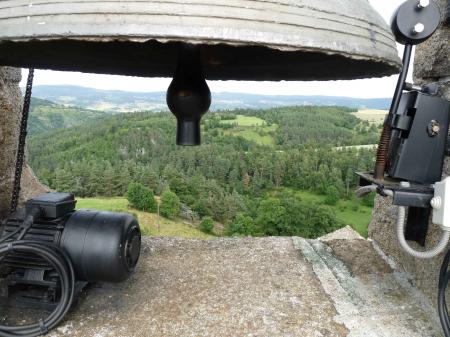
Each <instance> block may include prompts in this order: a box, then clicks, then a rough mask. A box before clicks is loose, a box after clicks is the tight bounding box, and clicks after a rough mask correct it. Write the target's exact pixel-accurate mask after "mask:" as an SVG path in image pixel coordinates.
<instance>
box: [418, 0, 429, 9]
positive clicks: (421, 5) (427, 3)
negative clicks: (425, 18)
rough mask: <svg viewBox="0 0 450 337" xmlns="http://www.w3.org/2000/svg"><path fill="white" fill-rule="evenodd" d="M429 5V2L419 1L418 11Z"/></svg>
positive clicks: (427, 0) (425, 0)
mask: <svg viewBox="0 0 450 337" xmlns="http://www.w3.org/2000/svg"><path fill="white" fill-rule="evenodd" d="M429 5H430V0H420V1H419V3H418V5H417V6H418V7H419V8H420V9H422V8H427V7H428V6H429Z"/></svg>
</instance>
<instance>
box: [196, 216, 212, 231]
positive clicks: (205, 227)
mask: <svg viewBox="0 0 450 337" xmlns="http://www.w3.org/2000/svg"><path fill="white" fill-rule="evenodd" d="M198 228H199V229H200V230H201V231H202V232H204V233H212V231H213V229H214V221H213V219H212V218H211V217H209V216H207V217H204V218H203V220H202V222H200V225H199V226H198Z"/></svg>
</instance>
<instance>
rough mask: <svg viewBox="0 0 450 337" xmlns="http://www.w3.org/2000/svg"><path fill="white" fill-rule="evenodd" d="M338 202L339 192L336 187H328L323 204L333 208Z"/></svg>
mask: <svg viewBox="0 0 450 337" xmlns="http://www.w3.org/2000/svg"><path fill="white" fill-rule="evenodd" d="M338 201H339V191H338V190H337V188H336V187H334V186H330V187H329V188H328V189H327V196H326V197H325V204H327V205H330V206H334V205H336V204H337V202H338Z"/></svg>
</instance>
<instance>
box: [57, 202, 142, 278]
mask: <svg viewBox="0 0 450 337" xmlns="http://www.w3.org/2000/svg"><path fill="white" fill-rule="evenodd" d="M60 246H61V247H62V248H63V249H64V250H65V251H66V252H67V253H68V254H69V256H70V258H71V260H72V263H73V266H74V268H75V275H76V277H77V279H78V280H80V281H87V282H121V281H124V280H125V279H126V278H127V277H128V276H129V275H130V274H131V273H132V272H133V270H134V267H135V266H136V264H137V261H138V259H139V253H140V247H141V235H140V231H139V224H138V222H137V221H136V219H135V218H134V217H133V216H131V215H128V214H123V213H112V212H99V211H92V210H79V211H76V212H74V213H73V214H72V215H71V216H70V217H69V219H68V220H67V222H66V223H65V225H64V231H63V233H62V237H61V241H60Z"/></svg>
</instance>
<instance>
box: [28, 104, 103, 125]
mask: <svg viewBox="0 0 450 337" xmlns="http://www.w3.org/2000/svg"><path fill="white" fill-rule="evenodd" d="M104 115H105V113H104V112H102V111H94V110H88V109H83V108H78V107H67V106H63V105H60V104H56V103H54V102H51V101H48V100H43V99H39V98H34V97H33V98H32V99H31V105H30V118H29V121H28V132H29V133H30V134H37V133H42V132H45V131H50V130H55V129H62V128H70V127H72V126H77V125H80V124H82V123H85V122H88V121H90V120H92V119H96V118H99V117H101V116H104Z"/></svg>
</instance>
